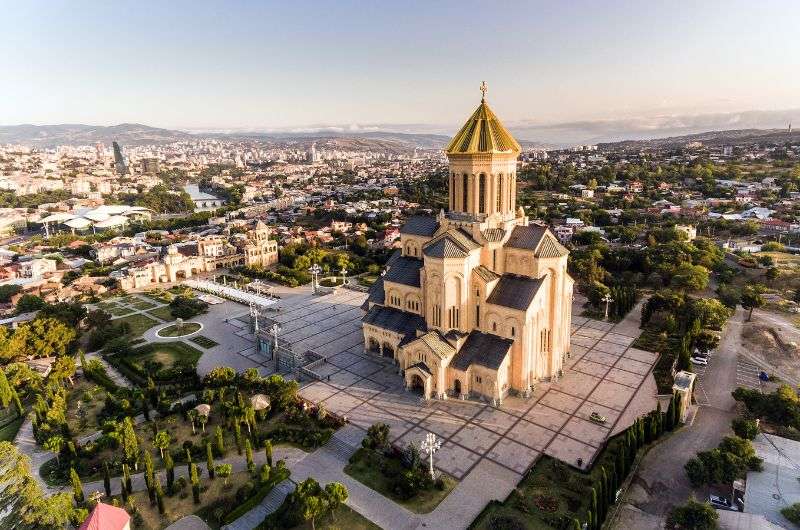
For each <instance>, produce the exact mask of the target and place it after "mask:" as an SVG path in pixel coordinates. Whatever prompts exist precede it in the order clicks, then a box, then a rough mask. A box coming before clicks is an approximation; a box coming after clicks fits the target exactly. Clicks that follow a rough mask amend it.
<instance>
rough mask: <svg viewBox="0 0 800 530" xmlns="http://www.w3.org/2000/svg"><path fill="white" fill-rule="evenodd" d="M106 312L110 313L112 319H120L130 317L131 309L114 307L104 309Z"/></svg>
mask: <svg viewBox="0 0 800 530" xmlns="http://www.w3.org/2000/svg"><path fill="white" fill-rule="evenodd" d="M106 312H108V313H110V314H111V316H112V317H121V316H124V315H130V314H131V313H133V309H129V308H127V307H121V306H114V307H111V308H109V309H106Z"/></svg>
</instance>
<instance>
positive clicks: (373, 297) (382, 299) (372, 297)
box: [361, 276, 386, 311]
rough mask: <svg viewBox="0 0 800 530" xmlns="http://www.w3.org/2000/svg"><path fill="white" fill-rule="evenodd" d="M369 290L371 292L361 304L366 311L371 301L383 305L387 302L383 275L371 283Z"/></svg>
mask: <svg viewBox="0 0 800 530" xmlns="http://www.w3.org/2000/svg"><path fill="white" fill-rule="evenodd" d="M368 292H369V294H368V295H367V299H366V300H365V301H364V304H363V305H362V306H361V308H362V309H363V310H364V311H366V310H367V309H369V304H370V303H373V304H381V305H383V304H384V303H386V291H385V290H384V288H383V276H378V279H377V280H375V283H373V284H372V285H370V287H369V291H368Z"/></svg>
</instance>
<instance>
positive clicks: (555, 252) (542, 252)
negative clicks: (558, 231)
mask: <svg viewBox="0 0 800 530" xmlns="http://www.w3.org/2000/svg"><path fill="white" fill-rule="evenodd" d="M567 254H569V250H567V249H566V248H564V246H562V245H561V243H559V242H558V241H556V239H555V238H554V237H553V236H551V235H550V233H549V232H548V233H547V234H546V235H545V236H544V237H543V238H542V241H541V243H539V248H537V249H536V254H534V256H535V257H537V258H560V257H561V256H566V255H567Z"/></svg>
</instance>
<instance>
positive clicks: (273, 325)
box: [269, 322, 281, 353]
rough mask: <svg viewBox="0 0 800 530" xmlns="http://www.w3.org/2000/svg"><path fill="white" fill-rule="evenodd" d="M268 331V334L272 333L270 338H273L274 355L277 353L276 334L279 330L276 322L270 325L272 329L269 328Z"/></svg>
mask: <svg viewBox="0 0 800 530" xmlns="http://www.w3.org/2000/svg"><path fill="white" fill-rule="evenodd" d="M269 330H270V332H272V336H274V337H275V353H277V352H278V332H279V331H280V330H281V327H280V326H279V325H278V323H277V322H276V323H274V324H272V327H271V328H269Z"/></svg>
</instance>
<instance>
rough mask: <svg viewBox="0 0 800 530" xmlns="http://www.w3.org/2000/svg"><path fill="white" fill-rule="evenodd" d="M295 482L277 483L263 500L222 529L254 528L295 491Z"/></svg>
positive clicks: (248, 529) (246, 529) (241, 529)
mask: <svg viewBox="0 0 800 530" xmlns="http://www.w3.org/2000/svg"><path fill="white" fill-rule="evenodd" d="M294 487H295V483H294V482H293V481H292V480H289V479H286V480H284V481H283V482H281V483H279V484H277V485H276V486H275V487H274V488H273V489H272V491H270V492H269V493H267V495H266V496H265V497H264V499H262V501H261V502H260V503H259V504H258V506H256V507H255V508H253V509H252V510H250V511H249V512H247V513H246V514H244V515H242V516H241V517H239V518H238V519H236V520H235V521H234V522H232V523H231V524H228V525H225V526H223V527H222V528H221V530H252V529H253V528H255V527H257V526H258V525H260V524H261V523H262V522H263V521H264V519H265V518H266V517H267V516H268V515H269V514H271V513H273V512H274V511H276V510H277V509H278V508H280V506H281V504H283V501H284V500H285V499H286V497H287V496H288V495H289V494H290V493H291V492H292V491H294Z"/></svg>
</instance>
